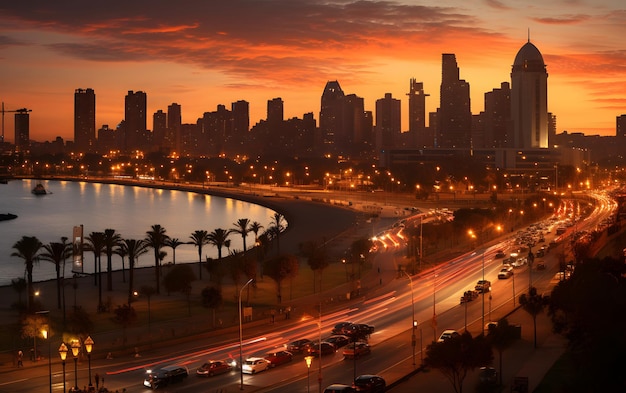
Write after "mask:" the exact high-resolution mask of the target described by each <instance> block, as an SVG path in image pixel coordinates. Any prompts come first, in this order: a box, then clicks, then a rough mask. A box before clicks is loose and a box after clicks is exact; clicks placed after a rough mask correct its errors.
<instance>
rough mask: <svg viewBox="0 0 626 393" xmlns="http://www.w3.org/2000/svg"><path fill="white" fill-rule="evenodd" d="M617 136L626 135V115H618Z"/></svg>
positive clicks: (616, 123) (616, 122)
mask: <svg viewBox="0 0 626 393" xmlns="http://www.w3.org/2000/svg"><path fill="white" fill-rule="evenodd" d="M615 136H618V137H620V138H624V137H626V115H620V116H617V119H616V121H615Z"/></svg>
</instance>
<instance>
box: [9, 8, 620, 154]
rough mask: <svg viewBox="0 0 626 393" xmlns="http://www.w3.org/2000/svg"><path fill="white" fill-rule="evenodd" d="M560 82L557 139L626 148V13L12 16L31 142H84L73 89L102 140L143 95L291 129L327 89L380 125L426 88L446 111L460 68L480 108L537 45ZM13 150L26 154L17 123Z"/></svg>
mask: <svg viewBox="0 0 626 393" xmlns="http://www.w3.org/2000/svg"><path fill="white" fill-rule="evenodd" d="M529 31H530V40H531V42H533V43H534V44H535V45H536V46H537V48H539V50H540V51H541V53H542V54H543V57H544V61H545V63H546V64H547V70H548V74H549V77H548V110H549V111H550V112H552V113H554V114H555V115H556V116H557V132H559V133H560V132H562V131H565V130H566V131H568V132H583V133H585V134H587V135H594V134H600V135H614V134H615V119H616V116H619V115H621V114H625V113H626V38H625V37H626V5H625V4H624V1H623V0H550V1H528V0H480V1H475V0H464V1H460V0H458V1H457V0H438V1H432V0H425V1H416V0H404V1H401V0H397V1H394V0H388V1H373V0H361V1H352V0H345V1H343V0H324V1H323V0H227V1H226V0H224V1H222V0H202V1H200V0H196V1H190V0H189V1H188V0H180V1H175V2H174V1H165V0H125V1H120V0H108V1H99V0H96V1H83V2H78V1H68V0H55V1H51V0H32V1H31V0H25V1H3V2H2V4H1V5H0V101H3V102H4V103H5V109H6V110H14V109H19V108H24V107H26V108H28V109H32V112H31V114H30V137H31V139H33V140H36V141H45V140H52V139H54V138H55V137H57V136H61V137H62V138H64V139H66V140H72V139H73V127H74V125H73V122H74V120H73V116H74V90H75V89H77V88H93V89H94V90H95V92H96V128H100V127H101V126H102V125H103V124H108V125H109V126H110V127H115V126H116V125H117V124H118V123H119V122H120V121H121V120H122V119H123V118H124V96H125V95H126V94H127V92H128V91H129V90H133V91H138V90H141V91H145V92H146V93H147V96H148V113H147V115H148V128H149V129H152V114H153V113H154V112H156V111H157V110H159V109H162V110H164V111H167V106H168V105H169V104H171V103H173V102H176V103H178V104H180V105H181V106H182V116H183V123H195V122H196V120H197V119H198V118H199V117H201V116H202V114H203V113H204V112H211V111H214V110H216V107H217V105H218V104H224V105H226V107H227V108H228V109H230V105H231V103H232V102H234V101H237V100H246V101H248V102H249V103H250V125H251V126H252V125H254V124H255V123H256V122H258V121H259V120H260V119H265V117H266V106H267V100H269V99H272V98H275V97H281V98H282V99H283V101H284V108H285V118H290V117H300V118H301V117H302V115H303V114H304V113H307V112H313V114H314V116H315V118H316V119H317V120H318V121H319V110H320V97H321V94H322V91H323V89H324V85H325V84H326V82H327V81H328V80H338V81H339V83H340V84H341V87H342V88H343V90H344V92H345V93H346V94H352V93H354V94H356V95H358V96H361V97H363V98H364V99H365V109H366V110H371V111H374V109H375V101H376V100H377V99H379V98H382V97H383V96H384V94H385V93H392V95H393V97H394V98H398V99H401V100H402V120H403V124H402V129H403V130H406V129H407V128H408V124H407V112H408V109H407V108H408V101H407V97H406V93H407V92H408V90H409V80H410V78H416V79H417V80H418V81H421V82H424V89H425V92H426V93H427V94H430V97H428V98H427V101H426V103H427V111H428V112H431V111H434V110H435V109H436V108H437V107H438V106H439V87H440V83H441V54H442V53H455V54H456V57H457V62H458V65H459V67H460V75H461V78H462V79H465V80H466V81H468V82H469V83H470V91H471V100H472V101H471V109H472V113H474V114H477V113H479V112H480V111H482V110H483V106H484V93H485V92H487V91H490V90H492V89H494V88H497V87H500V83H501V82H505V81H509V82H510V72H511V65H512V64H513V60H514V58H515V55H516V53H517V51H518V50H519V49H520V48H521V46H522V45H523V44H524V43H525V42H526V41H527V40H528V32H529ZM5 136H6V140H7V141H11V142H12V141H13V140H14V126H13V113H6V114H5Z"/></svg>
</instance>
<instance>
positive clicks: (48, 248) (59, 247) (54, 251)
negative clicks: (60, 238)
mask: <svg viewBox="0 0 626 393" xmlns="http://www.w3.org/2000/svg"><path fill="white" fill-rule="evenodd" d="M43 250H44V251H43V252H42V253H41V254H40V255H39V258H40V259H42V260H44V261H48V262H52V263H54V268H55V270H56V273H57V307H58V308H59V309H61V285H62V283H61V267H62V266H63V262H64V261H65V259H66V258H67V257H69V256H70V255H71V253H72V245H71V244H68V243H59V242H52V243H50V244H45V245H44V246H43Z"/></svg>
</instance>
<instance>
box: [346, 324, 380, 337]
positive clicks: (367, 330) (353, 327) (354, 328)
mask: <svg viewBox="0 0 626 393" xmlns="http://www.w3.org/2000/svg"><path fill="white" fill-rule="evenodd" d="M372 333H374V326H372V325H367V324H365V323H353V324H350V325H348V326H346V327H345V328H344V329H343V334H344V335H346V336H348V337H350V338H352V339H355V338H356V339H367V338H368V337H369V336H370V335H371V334H372Z"/></svg>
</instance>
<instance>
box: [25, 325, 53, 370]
mask: <svg viewBox="0 0 626 393" xmlns="http://www.w3.org/2000/svg"><path fill="white" fill-rule="evenodd" d="M43 330H48V331H49V330H50V326H49V324H48V318H47V317H44V316H43V315H41V314H31V315H26V316H24V318H23V319H22V337H23V338H32V339H33V346H34V351H35V352H34V356H35V359H37V358H38V357H39V356H38V353H37V352H38V351H37V337H41V332H42V331H43Z"/></svg>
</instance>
